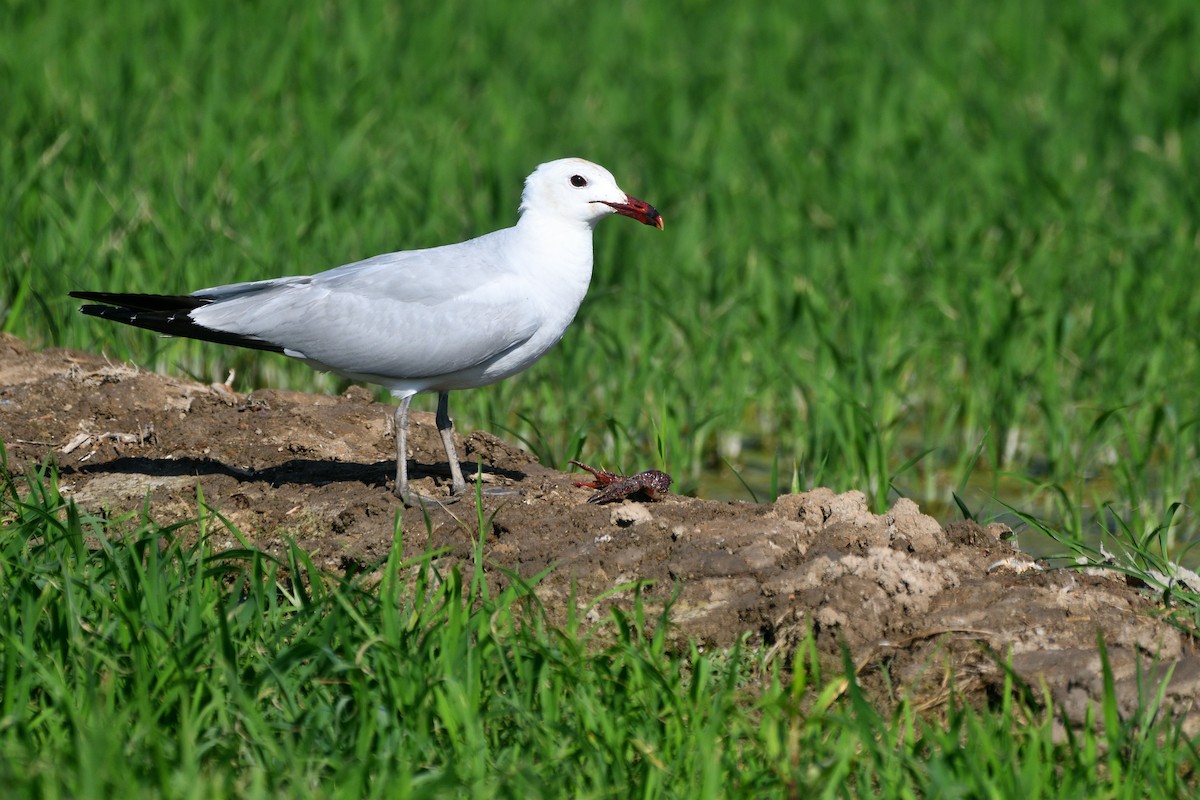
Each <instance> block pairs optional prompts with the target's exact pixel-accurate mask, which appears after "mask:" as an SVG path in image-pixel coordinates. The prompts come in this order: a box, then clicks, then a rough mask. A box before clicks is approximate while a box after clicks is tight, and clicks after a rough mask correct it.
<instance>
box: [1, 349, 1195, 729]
mask: <svg viewBox="0 0 1200 800" xmlns="http://www.w3.org/2000/svg"><path fill="white" fill-rule="evenodd" d="M390 416H391V409H390V407H388V406H386V405H383V404H379V403H375V402H373V401H372V400H371V396H370V394H369V393H368V392H367V391H366V390H364V389H362V388H357V387H356V388H352V389H350V390H348V391H347V392H346V393H345V394H343V395H342V396H341V397H326V396H315V395H306V394H300V393H295V392H286V391H274V390H264V391H258V392H254V393H253V394H252V395H242V394H234V393H232V392H230V391H228V390H227V389H225V388H224V387H218V386H205V385H203V384H198V383H195V382H192V381H188V380H182V379H178V378H171V377H164V376H162V375H156V374H153V373H148V372H143V371H139V370H137V369H135V368H133V367H130V366H128V365H123V364H114V363H110V362H108V361H106V360H105V359H104V358H102V357H100V356H95V355H89V354H84V353H76V352H69V351H64V350H47V351H44V352H33V351H31V350H30V349H29V348H28V347H27V346H26V345H25V344H24V343H22V342H21V341H19V340H17V339H14V338H12V337H0V438H2V439H3V440H4V442H5V443H6V447H7V449H8V463H9V467H10V469H12V470H13V471H14V472H19V471H21V470H24V469H25V468H26V467H28V466H30V465H34V464H37V463H39V462H41V461H42V460H44V459H45V458H46V457H47V456H52V457H53V458H54V459H55V461H56V462H57V464H58V467H59V470H60V476H61V477H60V482H61V485H62V487H63V491H64V493H65V494H68V495H69V496H71V497H73V498H74V500H75V501H76V503H78V504H79V505H80V506H81V507H84V508H87V509H92V510H103V509H108V510H111V511H114V512H116V511H125V510H131V509H138V508H140V507H141V506H142V504H143V503H144V502H145V500H146V498H147V496H148V497H149V501H150V508H151V509H152V513H153V515H154V516H155V518H156V519H157V520H158V521H160V522H164V523H165V522H173V521H178V520H184V519H190V518H192V517H193V516H194V515H195V511H196V490H197V486H198V485H199V486H200V487H201V488H202V489H203V493H204V498H205V500H206V502H207V503H208V504H210V505H211V506H213V507H215V508H217V509H219V510H220V511H221V513H222V514H224V515H225V516H226V517H228V518H229V519H230V520H231V521H232V522H233V523H235V524H236V525H237V526H238V528H239V529H240V530H241V531H242V532H243V533H244V534H246V535H248V536H250V537H252V538H253V540H254V541H255V542H256V544H257V545H258V546H259V547H261V548H263V549H265V550H268V551H278V550H279V549H280V548H282V547H283V545H284V541H285V539H286V538H288V537H290V538H292V539H294V540H295V541H296V542H298V543H299V544H300V545H301V546H302V547H304V548H306V549H307V550H308V551H309V552H310V553H312V554H313V555H314V557H315V561H316V563H318V564H320V565H322V566H324V567H326V568H328V569H331V570H335V571H336V570H347V569H361V568H367V567H370V566H371V565H374V564H376V563H377V562H379V561H380V560H381V559H383V558H384V557H385V556H386V554H387V551H388V548H389V547H390V546H391V543H392V530H393V523H394V518H395V514H396V512H397V510H399V509H400V506H399V504H398V501H397V500H396V499H395V498H394V497H393V496H392V494H391V478H392V475H393V472H394V456H393V452H394V451H393V449H392V448H393V443H392V437H391V431H390ZM410 439H411V446H412V448H413V451H412V455H413V456H414V457H415V459H416V464H417V467H416V473H415V475H414V478H415V487H416V488H417V490H418V491H420V492H421V493H423V494H439V493H444V492H445V485H446V483H447V482H448V477H447V476H444V475H442V474H439V469H438V467H439V466H440V467H442V468H444V467H445V463H444V461H443V459H444V457H445V456H444V454H442V451H441V446H440V442H439V440H438V438H437V432H436V430H435V429H434V425H433V415H432V414H421V413H415V414H414V419H413V429H412V432H411V436H410ZM459 447H460V452H461V453H462V454H463V455H464V456H465V461H464V464H463V468H464V472H466V473H468V474H471V475H473V474H474V473H475V467H476V464H477V463H479V462H480V461H482V463H483V464H484V473H483V479H484V480H485V481H486V482H488V483H494V484H497V485H503V486H506V487H511V488H515V489H518V490H519V491H520V494H519V496H516V497H498V498H488V497H485V498H484V501H483V502H484V504H485V506H486V517H485V518H490V519H491V528H490V530H488V531H487V537H486V542H485V557H486V559H487V561H488V563H489V564H491V565H494V566H495V567H497V568H503V570H512V571H516V572H517V573H519V574H520V575H522V576H524V577H532V576H535V575H537V574H538V573H539V572H541V571H542V570H544V569H546V568H547V567H551V566H553V567H554V569H553V570H552V571H551V572H550V573H549V575H548V576H547V577H545V578H544V579H543V580H542V581H541V582H540V583H539V584H538V586H537V592H538V595H539V596H540V597H541V598H542V600H543V601H544V604H545V606H546V608H547V609H548V610H549V611H550V612H551V613H552V614H558V615H559V616H560V617H561V616H562V615H563V613H564V610H565V604H566V603H568V602H571V598H572V597H575V598H576V600H575V602H576V603H577V604H578V605H579V606H580V608H583V607H585V606H587V605H588V604H589V603H590V601H591V600H592V599H593V598H596V597H598V596H600V595H601V594H602V593H604V592H608V591H609V590H611V589H613V588H614V587H618V586H622V585H625V584H628V583H631V582H634V581H647V582H648V584H646V585H645V586H644V587H643V589H642V597H643V599H644V600H645V601H646V602H647V603H649V605H650V606H651V608H654V607H658V608H661V606H662V604H663V602H664V601H665V600H666V599H667V598H668V597H670V596H671V594H672V593H673V591H675V590H676V587H678V592H679V593H678V597H677V599H676V602H675V604H674V606H673V608H672V621H673V623H674V628H673V630H672V633H673V636H675V637H676V638H677V639H678V640H679V641H686V640H687V639H688V638H691V639H694V640H695V641H697V642H698V643H699V644H700V645H701V646H704V647H709V648H711V647H723V646H727V645H730V644H732V643H733V642H734V641H735V640H738V639H739V638H741V637H743V636H745V635H748V636H749V638H750V640H751V642H753V643H755V644H759V645H761V646H765V647H773V648H775V649H776V652H778V653H781V654H786V653H787V652H789V650H790V648H789V645H793V644H794V643H796V642H797V641H798V640H799V639H800V638H802V637H803V635H804V634H805V632H806V631H807V630H808V629H809V626H811V628H812V630H813V631H814V633H815V638H816V642H817V644H818V647H819V648H820V650H821V652H822V653H823V654H825V655H827V656H828V657H829V659H830V661H831V663H840V658H841V656H840V647H841V646H842V643H844V644H845V646H846V647H847V648H848V649H849V652H850V653H851V655H852V656H853V658H854V659H855V663H856V664H857V665H858V667H859V670H860V676H861V679H862V681H863V682H864V684H865V685H867V686H868V687H869V688H871V689H873V690H874V691H875V692H876V693H877V696H878V697H880V698H881V699H883V698H886V697H887V696H888V692H889V691H897V690H899V691H905V692H909V693H911V694H912V695H913V696H915V697H917V698H918V699H919V700H920V701H921V702H923V703H925V704H927V705H928V706H930V707H935V706H936V705H937V704H938V703H940V702H941V701H942V700H944V699H945V697H946V696H947V692H948V687H949V686H950V685H951V683H952V684H953V686H954V687H955V688H956V689H957V690H958V691H960V692H964V693H966V694H967V695H969V696H970V697H971V698H972V699H973V701H974V702H977V703H979V704H986V703H988V702H990V701H993V700H994V699H995V698H996V697H997V696H998V693H999V692H1001V691H1002V689H1003V685H1004V679H1005V673H1004V669H1003V666H1002V665H1003V664H1004V662H1005V660H1009V661H1010V662H1011V665H1012V669H1013V670H1014V672H1015V673H1016V675H1017V676H1019V677H1020V678H1021V679H1023V680H1024V681H1025V682H1027V683H1028V685H1029V686H1030V687H1032V688H1033V689H1034V691H1035V692H1040V691H1041V687H1042V686H1043V685H1044V686H1046V687H1048V688H1049V690H1050V691H1051V693H1052V695H1053V697H1054V699H1055V700H1056V701H1057V702H1058V703H1059V704H1060V705H1061V707H1062V708H1063V710H1064V711H1065V712H1066V714H1067V715H1068V717H1069V718H1070V719H1071V720H1072V721H1075V722H1079V721H1082V720H1083V719H1084V715H1085V711H1086V709H1087V707H1088V704H1089V703H1092V702H1095V701H1096V700H1097V699H1098V698H1099V697H1100V694H1101V691H1102V688H1103V677H1102V670H1101V666H1100V654H1099V650H1098V648H1097V634H1098V632H1099V633H1101V634H1102V635H1103V638H1104V642H1105V644H1106V646H1107V648H1108V651H1109V653H1108V655H1109V659H1110V661H1111V664H1112V668H1113V671H1114V677H1115V679H1116V686H1117V690H1118V698H1119V704H1120V707H1121V709H1122V711H1123V712H1125V713H1129V712H1132V711H1133V710H1134V709H1135V708H1136V707H1137V703H1138V684H1139V679H1140V680H1141V682H1142V683H1143V684H1144V685H1151V686H1152V685H1154V684H1155V683H1157V682H1159V681H1161V680H1163V679H1165V678H1166V677H1167V676H1169V685H1168V687H1167V690H1166V702H1167V703H1168V706H1169V707H1170V708H1171V709H1172V711H1173V712H1174V713H1176V714H1179V715H1181V716H1182V717H1184V718H1185V724H1186V727H1187V729H1188V730H1189V732H1192V733H1194V732H1196V731H1200V710H1198V707H1197V700H1198V698H1200V657H1198V655H1197V648H1196V642H1195V640H1194V639H1192V638H1191V637H1190V636H1187V635H1186V634H1184V633H1181V632H1180V630H1178V629H1177V628H1176V627H1174V626H1172V625H1171V624H1170V623H1169V622H1167V621H1166V620H1165V619H1164V616H1165V613H1164V609H1163V607H1162V606H1161V604H1160V602H1159V601H1158V599H1157V598H1156V597H1154V596H1153V595H1151V594H1150V593H1149V592H1147V591H1146V590H1144V589H1139V588H1137V587H1135V586H1131V585H1129V583H1128V582H1127V581H1126V580H1125V579H1124V578H1123V577H1122V576H1120V575H1117V574H1115V573H1107V572H1100V571H1086V572H1085V571H1078V570H1052V569H1050V570H1047V569H1042V568H1041V567H1040V566H1039V565H1038V564H1037V563H1036V562H1034V560H1033V559H1032V558H1030V557H1029V556H1027V555H1025V554H1023V553H1020V552H1018V551H1017V550H1015V549H1014V548H1013V546H1012V545H1011V544H1009V543H1008V542H1006V541H1003V540H1002V539H1001V538H1000V534H1001V533H1002V532H1004V530H1006V529H1003V526H994V527H993V528H991V529H985V528H982V527H980V526H978V525H976V524H974V523H970V522H965V523H958V524H954V525H950V526H948V527H946V528H943V527H941V526H940V525H939V524H938V523H937V522H936V521H935V520H933V519H932V518H930V517H928V516H925V515H923V514H921V512H920V510H919V509H918V508H917V507H916V505H914V504H913V503H912V502H910V501H908V500H899V501H897V502H896V503H895V505H893V506H892V508H891V509H889V510H888V511H887V512H886V513H884V514H881V515H876V514H872V513H870V511H869V510H868V509H867V506H866V501H865V498H864V496H863V495H862V494H861V493H859V492H847V493H845V494H842V495H836V494H834V493H833V492H831V491H829V490H828V489H819V488H818V489H813V490H812V491H809V492H805V493H803V494H798V495H787V496H784V497H781V498H779V500H777V501H776V502H775V503H773V504H771V505H753V504H750V503H738V502H714V501H705V500H701V499H696V498H690V497H682V496H678V495H667V496H666V497H665V498H664V499H662V500H660V501H658V502H654V503H639V502H633V501H625V502H622V503H618V504H615V505H611V506H596V505H591V504H589V503H587V502H586V500H587V498H588V497H589V496H590V494H591V493H592V490H591V489H587V488H577V487H575V486H573V485H572V481H573V480H574V479H577V478H578V477H579V476H578V474H576V475H574V476H571V475H567V474H565V473H562V472H558V471H556V470H553V469H548V468H547V467H545V466H543V465H541V464H539V463H537V461H535V460H534V459H533V458H532V457H531V456H529V455H528V454H526V453H524V452H521V451H520V450H517V449H516V448H513V447H510V446H509V445H507V444H505V443H504V442H502V441H500V440H499V439H497V438H495V437H493V436H491V435H489V434H486V433H479V432H476V433H471V434H469V435H466V436H464V437H461V438H460V440H459ZM403 515H404V530H405V532H406V536H405V546H406V549H408V550H409V551H410V552H416V551H418V550H420V549H421V548H424V547H425V546H426V545H427V544H430V545H432V546H434V547H436V548H445V549H446V550H447V554H446V555H445V556H443V557H442V561H443V562H444V563H445V562H450V561H456V560H457V561H469V559H470V555H471V548H472V538H471V537H472V534H473V533H474V530H475V524H476V523H475V520H476V513H475V508H474V499H473V498H470V499H465V500H464V501H462V502H461V503H459V504H457V505H454V506H450V507H448V508H447V509H437V508H435V509H431V510H430V511H429V515H430V522H431V526H432V528H431V533H429V534H427V533H426V524H425V521H424V519H423V517H422V512H421V511H420V510H419V509H410V510H407V511H403ZM503 570H502V569H493V570H492V573H491V575H490V578H491V579H492V580H493V581H495V582H496V583H498V584H499V583H503V582H504V581H505V580H506V578H505V575H504V572H503ZM632 597H633V592H632V590H628V591H623V592H619V593H617V594H615V595H613V596H612V597H611V598H609V599H607V600H606V601H605V602H604V603H601V604H600V606H599V607H598V610H596V611H593V613H592V616H593V618H595V616H596V614H603V613H604V607H605V605H607V604H617V605H622V606H625V607H628V606H629V605H630V604H631V602H632ZM1139 676H1140V677H1139ZM889 687H890V689H889ZM1143 691H1145V689H1143Z"/></svg>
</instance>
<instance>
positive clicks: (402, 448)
mask: <svg viewBox="0 0 1200 800" xmlns="http://www.w3.org/2000/svg"><path fill="white" fill-rule="evenodd" d="M411 402H412V395H409V396H408V397H405V398H404V399H402V400H401V401H400V405H398V406H396V488H395V492H396V497H399V498H400V499H401V500H403V501H404V505H409V502H408V404H409V403H411Z"/></svg>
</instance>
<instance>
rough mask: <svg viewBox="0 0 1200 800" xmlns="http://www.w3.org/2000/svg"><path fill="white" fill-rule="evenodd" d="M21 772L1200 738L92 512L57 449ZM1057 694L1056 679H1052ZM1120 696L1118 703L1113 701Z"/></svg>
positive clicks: (617, 779)
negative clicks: (925, 712)
mask: <svg viewBox="0 0 1200 800" xmlns="http://www.w3.org/2000/svg"><path fill="white" fill-rule="evenodd" d="M0 498H2V499H0V524H2V529H0V784H2V785H5V786H7V787H9V793H8V796H10V797H19V796H38V797H58V796H71V797H98V796H115V795H120V796H122V797H129V796H163V795H166V796H172V797H177V796H195V797H210V796H225V795H237V796H270V797H277V796H281V795H286V796H289V797H307V796H337V797H355V798H358V797H380V796H387V797H395V796H413V795H418V796H475V797H498V796H512V797H547V796H581V797H630V796H641V797H660V796H667V797H670V796H687V797H716V796H729V795H744V796H764V795H767V796H769V795H796V794H798V793H800V792H804V793H810V792H811V793H814V794H817V795H820V796H823V797H829V796H861V795H871V796H874V795H877V794H881V793H882V794H883V795H885V796H893V795H907V796H914V795H942V796H1005V797H1014V796H1021V797H1030V798H1033V797H1045V796H1054V797H1093V796H1097V795H1104V796H1115V797H1120V796H1138V797H1143V796H1152V795H1163V796H1178V795H1182V794H1186V793H1189V792H1193V791H1195V789H1196V783H1197V780H1196V767H1197V766H1198V764H1200V757H1198V755H1197V753H1196V751H1195V749H1194V748H1193V747H1192V746H1191V744H1190V743H1189V742H1187V741H1186V740H1185V739H1184V738H1183V737H1182V735H1181V733H1180V731H1179V729H1178V727H1177V726H1174V725H1172V724H1171V723H1170V722H1169V721H1166V720H1164V719H1162V718H1161V717H1160V716H1159V715H1157V714H1155V713H1152V712H1153V711H1154V710H1155V708H1156V707H1151V708H1149V710H1148V711H1147V713H1146V714H1143V715H1140V716H1138V717H1137V718H1135V719H1133V720H1131V721H1129V722H1121V721H1118V720H1116V719H1115V715H1113V718H1112V719H1110V720H1108V722H1109V725H1108V727H1107V733H1106V734H1102V735H1100V734H1095V733H1092V732H1083V733H1076V734H1074V735H1069V736H1066V737H1061V736H1059V737H1056V736H1055V733H1054V729H1055V720H1056V715H1055V712H1054V710H1053V709H1052V708H1041V707H1039V706H1038V704H1037V703H1035V702H1034V701H1033V699H1027V700H1022V699H1021V698H1022V697H1023V695H1021V694H1020V693H1018V692H1015V691H1014V692H1006V693H1005V694H1004V699H1003V700H1002V701H1001V704H1000V705H999V707H998V708H995V709H992V710H991V711H990V712H989V713H987V714H980V713H977V712H976V711H974V710H972V709H971V708H970V707H969V706H966V705H963V704H958V703H955V704H952V705H951V706H949V707H948V708H947V709H945V711H944V713H943V714H942V716H941V718H939V719H936V720H930V719H928V718H925V717H922V716H919V715H918V714H917V712H916V711H915V710H914V709H913V708H912V707H911V706H909V705H905V704H901V705H900V706H899V707H898V708H897V709H896V710H895V711H894V712H892V713H889V714H882V713H881V712H880V711H879V710H878V709H877V708H876V707H875V706H874V705H873V704H872V703H871V702H870V701H869V699H868V698H867V697H866V696H865V695H864V693H863V692H862V690H861V689H860V688H859V687H858V686H857V684H856V683H855V681H854V679H853V677H852V675H853V670H850V671H849V675H850V676H851V677H847V676H846V675H843V674H831V673H830V671H829V669H828V667H829V665H828V663H826V664H825V666H824V667H822V663H823V660H822V659H819V658H818V656H817V651H816V648H815V646H814V644H813V642H812V640H811V639H809V640H806V641H804V642H802V643H801V644H800V646H799V647H798V648H797V650H796V651H795V653H794V657H793V658H792V660H791V661H792V663H791V664H790V665H787V666H786V667H785V666H783V665H781V663H780V662H779V661H777V660H770V659H768V657H767V656H766V655H765V654H763V653H761V652H758V651H748V650H745V649H742V648H735V649H733V650H732V651H729V652H721V653H703V652H699V651H698V650H697V649H695V648H692V649H690V650H688V651H687V652H683V653H679V652H674V651H672V650H671V649H670V648H669V647H668V644H667V636H666V633H667V627H666V624H665V622H664V621H662V620H657V621H656V620H647V619H645V618H644V617H643V615H642V614H641V612H640V611H639V610H638V608H640V607H639V606H635V610H634V611H633V612H632V613H630V614H628V615H625V614H621V613H618V612H613V613H612V614H611V615H610V617H609V618H608V619H607V621H606V622H604V623H602V624H601V625H599V626H597V627H595V628H592V629H590V630H589V631H587V632H585V631H584V630H583V629H582V628H581V626H580V624H579V620H580V617H579V616H578V615H574V614H573V615H571V616H570V617H569V618H568V620H567V621H566V623H565V624H564V625H562V626H561V627H556V626H554V625H552V624H551V623H550V622H549V620H548V618H547V615H546V613H545V612H544V611H543V609H542V608H541V606H540V605H539V603H538V601H537V598H536V597H535V595H534V594H533V592H532V589H531V587H530V586H529V585H528V584H526V583H524V582H522V581H520V580H519V579H516V578H515V577H513V576H508V583H509V588H507V589H504V590H503V591H499V592H496V591H494V590H490V589H489V588H488V584H487V582H486V581H484V580H483V579H482V577H481V576H482V575H483V571H484V568H485V567H486V564H485V562H484V560H483V555H482V548H478V549H477V550H476V557H475V561H474V563H473V564H472V565H470V566H469V568H468V569H466V570H460V569H459V568H458V567H451V568H448V569H447V568H444V567H442V566H441V565H440V564H439V562H438V559H437V554H436V553H430V552H423V553H419V554H415V555H411V556H407V555H405V554H404V542H403V537H402V535H401V532H400V531H399V530H397V533H396V541H395V546H394V548H393V551H392V554H391V555H390V556H389V558H388V559H387V561H386V563H384V564H382V565H380V568H379V569H378V570H377V571H375V572H374V573H373V574H372V575H373V577H372V576H367V575H361V576H358V577H355V578H344V577H339V576H334V575H330V574H326V573H323V572H322V571H320V570H319V569H317V568H316V567H315V566H314V564H313V562H312V560H311V559H310V558H309V557H308V556H307V555H306V554H305V553H304V552H303V551H301V550H299V549H298V548H296V547H294V546H293V547H290V548H289V549H288V550H287V551H286V553H285V554H284V555H283V556H282V557H280V558H275V557H272V556H270V555H267V554H264V553H261V552H258V551H256V550H254V549H252V548H249V547H247V546H245V543H244V542H243V541H242V540H241V537H240V535H239V534H238V532H237V531H236V530H235V529H233V528H232V527H230V526H229V525H228V523H224V522H222V521H220V520H219V518H217V519H214V517H213V515H212V513H211V512H209V511H207V510H205V509H204V507H203V505H201V515H200V516H199V518H198V519H197V520H195V521H193V522H191V523H188V524H185V525H173V526H160V525H158V524H156V523H155V522H154V521H153V520H152V519H150V518H149V516H148V515H145V514H143V515H142V517H141V518H139V519H132V518H131V519H124V520H120V521H116V522H110V521H106V520H103V519H100V518H97V517H91V516H87V515H84V514H81V513H80V512H79V511H78V510H77V508H76V507H75V506H74V505H72V504H71V503H69V502H67V501H65V500H64V499H63V498H62V497H61V495H60V494H59V492H58V490H57V485H56V476H55V474H54V472H53V470H52V469H51V470H43V471H41V472H40V473H38V474H34V475H31V476H30V479H29V480H24V479H22V480H14V479H11V478H8V479H5V480H4V482H3V484H2V485H0ZM1037 699H1038V700H1040V698H1037ZM1114 707H1115V706H1114Z"/></svg>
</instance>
